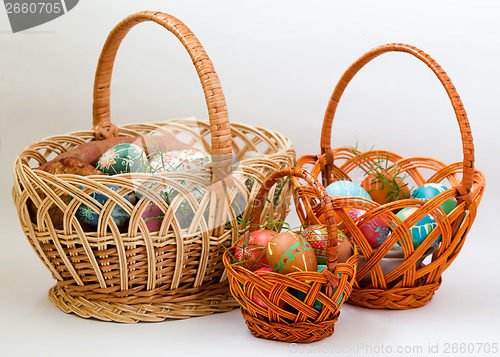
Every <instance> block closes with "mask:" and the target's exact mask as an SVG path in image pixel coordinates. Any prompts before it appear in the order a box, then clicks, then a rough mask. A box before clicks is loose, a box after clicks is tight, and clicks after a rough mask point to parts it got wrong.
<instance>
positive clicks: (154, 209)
mask: <svg viewBox="0 0 500 357" xmlns="http://www.w3.org/2000/svg"><path fill="white" fill-rule="evenodd" d="M163 218H165V213H164V212H163V211H162V209H161V208H160V206H159V205H155V204H154V203H148V205H147V206H146V209H145V210H144V212H143V214H142V219H144V222H145V223H146V226H147V227H148V229H149V231H150V232H157V231H159V230H160V227H161V224H162V222H163Z"/></svg>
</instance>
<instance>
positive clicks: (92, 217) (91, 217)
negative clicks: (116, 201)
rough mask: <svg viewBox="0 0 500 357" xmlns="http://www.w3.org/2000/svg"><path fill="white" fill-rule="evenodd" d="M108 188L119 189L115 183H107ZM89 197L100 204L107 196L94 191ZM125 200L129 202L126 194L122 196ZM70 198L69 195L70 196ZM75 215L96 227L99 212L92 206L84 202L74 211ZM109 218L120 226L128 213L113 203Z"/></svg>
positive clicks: (104, 201)
mask: <svg viewBox="0 0 500 357" xmlns="http://www.w3.org/2000/svg"><path fill="white" fill-rule="evenodd" d="M79 188H80V189H83V187H79ZM108 188H110V189H111V190H113V191H117V190H118V189H119V187H118V186H115V185H108ZM90 197H92V198H94V199H95V200H96V201H97V202H99V203H101V204H103V205H104V204H105V203H106V202H107V201H108V199H109V197H107V196H106V195H103V194H102V193H99V192H94V193H91V194H90ZM123 197H124V198H125V199H126V200H127V201H129V202H130V198H129V197H128V195H125V196H123ZM70 200H71V197H70ZM75 216H76V217H77V218H78V219H80V220H82V221H83V222H85V223H87V224H88V225H90V226H93V227H97V224H98V222H99V214H98V213H97V212H96V211H94V210H93V209H92V208H90V207H88V206H87V205H86V204H83V203H82V204H81V205H80V206H79V207H78V210H77V211H76V213H75ZM111 218H112V219H113V221H115V223H116V225H117V226H121V225H122V224H124V223H125V222H126V221H127V220H128V219H129V218H130V216H129V214H128V213H127V212H126V211H125V210H124V209H123V208H121V207H120V206H118V205H115V207H114V208H113V211H112V212H111Z"/></svg>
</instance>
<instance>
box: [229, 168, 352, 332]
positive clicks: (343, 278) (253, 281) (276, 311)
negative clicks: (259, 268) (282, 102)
mask: <svg viewBox="0 0 500 357" xmlns="http://www.w3.org/2000/svg"><path fill="white" fill-rule="evenodd" d="M288 176H290V177H295V178H297V179H303V180H304V181H305V182H306V184H307V185H308V187H310V189H311V191H312V192H314V194H315V196H316V197H317V199H318V200H319V202H320V204H321V207H322V209H323V212H325V216H326V226H327V231H328V238H327V268H326V269H324V270H323V271H322V272H306V271H304V272H294V273H289V274H279V273H275V272H268V273H263V274H260V273H259V274H256V273H254V272H252V271H250V270H249V269H247V268H245V267H243V266H242V265H238V264H237V263H236V264H235V262H234V259H233V256H234V250H235V247H236V244H237V243H236V244H235V245H233V246H232V247H231V248H230V249H229V251H227V252H225V253H224V256H223V261H224V265H225V267H226V269H227V272H228V279H229V286H230V289H231V293H232V294H233V296H234V298H235V299H236V300H237V301H238V302H239V303H240V304H241V313H242V315H243V317H244V318H245V321H246V324H247V326H248V328H249V330H250V331H251V333H252V334H253V335H254V336H256V337H261V338H267V339H274V340H280V341H285V342H313V341H318V340H321V339H323V338H325V337H328V336H330V335H332V334H333V333H334V327H335V323H336V321H337V319H338V317H339V314H340V308H341V306H342V304H343V303H344V302H345V301H346V300H347V298H348V297H349V295H350V293H351V290H352V284H353V283H354V278H355V274H356V265H357V261H358V253H357V251H356V247H355V245H354V244H353V243H352V242H351V243H350V244H351V246H352V251H353V254H352V255H351V256H350V257H349V258H348V259H347V261H346V262H344V263H339V262H337V256H338V248H337V243H338V239H337V232H338V231H337V226H336V224H335V219H334V216H333V207H332V205H331V202H330V197H329V196H328V195H327V194H326V192H325V189H324V187H323V186H322V185H321V184H320V183H319V181H317V180H316V179H315V178H314V177H312V175H310V174H309V173H308V172H307V171H305V170H303V169H300V168H291V167H290V168H284V169H280V170H277V171H275V172H274V173H272V174H271V175H270V176H269V177H268V178H267V179H266V181H265V182H264V184H263V185H262V186H261V189H260V191H259V193H258V195H257V197H256V200H255V202H254V204H255V206H254V211H253V213H252V220H251V224H250V232H251V231H255V230H257V229H260V226H261V224H260V222H259V220H260V219H261V217H262V215H261V213H262V211H263V207H265V206H268V204H266V199H267V195H268V192H269V190H270V189H271V188H272V186H273V185H275V184H276V182H278V181H279V180H280V179H281V178H284V177H288ZM291 289H295V290H297V291H300V292H302V294H303V298H301V299H300V300H299V299H298V298H297V297H295V296H294V295H292V294H291ZM255 295H257V296H258V297H259V299H261V301H263V302H264V306H262V304H257V303H256V301H255V300H254V296H255ZM318 302H320V303H321V305H320V308H318V305H315V304H317V303H318Z"/></svg>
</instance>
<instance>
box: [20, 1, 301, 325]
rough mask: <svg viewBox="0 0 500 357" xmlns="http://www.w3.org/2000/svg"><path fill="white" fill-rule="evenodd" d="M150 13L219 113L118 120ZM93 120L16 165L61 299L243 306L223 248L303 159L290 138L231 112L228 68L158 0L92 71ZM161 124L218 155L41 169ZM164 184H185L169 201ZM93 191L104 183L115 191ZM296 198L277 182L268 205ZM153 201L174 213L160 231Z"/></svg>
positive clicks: (23, 209)
mask: <svg viewBox="0 0 500 357" xmlns="http://www.w3.org/2000/svg"><path fill="white" fill-rule="evenodd" d="M145 21H151V22H154V23H157V24H159V25H161V26H162V27H164V28H165V29H167V30H168V31H170V32H171V33H173V34H174V35H175V36H176V37H177V38H178V39H179V41H180V42H181V43H182V45H183V47H184V48H185V49H186V50H187V52H188V53H189V55H190V57H191V60H192V62H193V65H194V67H195V68H196V71H197V74H198V76H199V78H200V82H201V85H202V87H203V92H204V95H205V100H206V105H207V109H208V116H209V120H191V119H175V120H169V121H165V122H154V123H137V124H128V125H123V126H115V125H113V124H112V123H111V121H110V86H111V75H112V71H113V64H114V60H115V57H116V54H117V52H118V48H119V46H120V44H121V42H122V40H123V39H124V37H125V36H126V34H127V33H128V32H129V30H130V29H132V27H134V26H135V25H137V24H139V23H142V22H145ZM93 124H94V130H93V131H80V132H73V133H69V134H66V135H59V136H53V137H50V138H46V139H43V140H40V141H38V142H35V143H33V144H31V145H30V146H28V147H27V148H26V149H25V150H23V151H22V152H21V153H20V154H19V156H18V157H17V159H16V161H15V165H14V187H13V190H12V195H13V199H14V203H15V205H16V208H17V211H18V215H19V220H20V223H21V226H22V229H23V231H24V233H25V235H26V237H27V239H28V241H29V242H30V244H31V245H32V247H33V249H34V251H35V252H36V254H37V255H38V257H39V258H40V260H41V261H42V262H43V263H44V264H45V266H46V267H47V269H48V270H49V271H50V273H51V274H52V276H53V277H54V279H55V280H56V281H57V283H56V285H55V286H54V287H52V288H51V289H50V291H49V297H50V299H51V301H52V302H53V303H54V305H56V306H58V307H59V308H60V309H61V310H63V311H64V312H66V313H70V312H72V313H75V314H77V315H78V316H81V317H85V318H89V317H92V318H96V319H100V320H104V321H116V322H125V323H134V322H139V321H162V320H165V319H167V318H188V317H193V316H202V315H207V314H212V313H215V312H224V311H229V310H231V309H233V308H234V307H236V306H238V304H237V302H236V301H235V300H234V298H233V297H232V296H231V293H230V291H229V284H228V281H227V276H226V273H225V269H224V264H223V263H222V255H223V253H224V249H225V247H230V246H231V244H232V243H233V242H234V240H235V237H238V235H239V234H241V233H242V230H243V229H244V227H242V226H241V225H238V224H236V223H235V222H236V218H237V217H238V216H241V217H242V218H243V219H247V218H248V216H249V215H250V211H249V210H248V209H247V207H250V206H251V202H252V201H253V200H254V197H255V196H256V194H257V192H258V190H259V187H260V185H261V184H262V183H263V182H264V180H265V178H266V177H267V176H269V174H270V173H271V172H273V171H274V170H276V169H278V168H280V167H283V166H289V165H291V164H293V162H294V161H295V152H294V151H293V147H292V145H291V142H290V140H289V139H288V138H286V137H285V136H283V135H281V134H280V133H278V132H275V131H271V130H268V129H265V128H261V127H252V126H249V125H243V124H236V123H230V122H229V119H228V113H227V107H226V101H225V98H224V94H223V92H222V87H221V84H220V82H219V78H218V76H217V74H216V72H215V69H214V67H213V65H212V62H211V60H210V58H209V57H208V55H207V54H206V52H205V50H204V49H203V46H202V45H201V44H200V42H199V41H198V39H197V38H196V37H195V35H194V34H193V33H192V32H191V31H190V30H189V29H188V28H187V27H186V26H185V25H184V24H183V23H182V22H181V21H179V20H178V19H176V18H175V17H173V16H171V15H167V14H164V13H160V12H148V11H145V12H139V13H136V14H133V15H131V16H128V17H127V18H125V19H124V20H123V21H121V22H120V23H119V24H118V25H117V26H116V27H115V28H114V29H113V30H112V31H111V33H110V34H109V36H108V38H107V40H106V42H105V44H104V47H103V50H102V53H101V56H100V58H99V62H98V66H97V71H96V76H95V83H94V106H93ZM152 133H154V134H152ZM156 134H161V135H163V136H168V137H170V138H175V139H177V138H182V139H183V140H185V143H186V145H188V147H190V148H199V149H201V150H204V151H206V152H207V153H209V154H210V155H211V166H205V167H203V168H199V169H191V170H185V171H178V172H177V171H176V172H165V173H162V174H155V175H151V174H149V173H145V172H139V173H130V174H119V175H113V176H108V175H98V174H93V175H90V176H80V175H76V174H52V173H50V172H46V171H44V170H41V169H36V168H37V167H39V166H41V165H44V164H46V163H47V162H48V161H50V160H51V159H52V158H54V157H57V156H58V155H61V154H66V153H68V152H70V150H72V149H73V148H77V147H79V146H80V145H86V144H87V143H91V144H92V145H96V144H95V143H102V141H99V140H100V139H102V138H103V137H104V138H106V137H110V136H115V137H116V136H118V137H119V138H125V139H126V138H129V139H130V138H140V137H144V136H147V135H156ZM153 138H154V136H153ZM186 138H187V139H186ZM178 140H180V139H178ZM170 150H173V149H172V148H170ZM233 157H234V158H236V160H235V159H233ZM235 162H238V165H235ZM110 185H113V186H114V187H116V190H111V189H110ZM166 187H168V189H169V190H173V189H175V190H176V191H177V195H176V196H175V197H174V198H172V199H171V200H170V201H168V202H167V201H166V200H165V198H164V196H163V195H162V190H165V189H166ZM195 188H197V189H202V190H203V192H204V194H203V195H202V197H200V196H199V195H198V196H196V195H195V191H194V189H195ZM278 191H279V192H278ZM278 193H279V194H278ZM95 194H101V195H105V196H106V199H107V200H106V201H105V203H103V202H102V201H101V202H99V201H97V200H96V199H95V197H97V196H95ZM131 195H134V196H135V197H136V199H135V200H136V202H135V203H134V202H131V199H130V196H131ZM290 201H291V184H288V183H287V184H286V185H282V186H281V187H280V188H279V190H276V198H275V200H274V205H272V207H270V209H271V213H270V214H271V215H272V216H273V217H274V219H276V220H280V219H284V217H285V216H286V214H287V212H288V211H289V204H290ZM82 205H86V206H87V207H91V209H92V210H93V211H94V212H97V213H98V215H99V218H98V219H99V222H98V224H97V225H96V226H95V227H89V226H86V225H85V224H84V222H83V223H82V221H81V220H79V219H78V217H77V216H76V215H75V213H76V212H77V210H78V209H79V208H81V207H82ZM151 205H156V206H157V207H159V209H160V210H161V212H160V213H163V216H164V218H163V219H162V220H161V222H162V223H161V226H160V227H159V228H158V230H157V231H152V230H150V229H149V228H148V226H147V222H146V218H145V217H144V213H145V212H146V209H148V206H149V207H151ZM117 208H119V209H121V210H122V211H124V212H126V214H127V215H128V216H129V217H130V218H129V220H128V221H127V222H126V223H124V224H122V225H119V224H118V223H116V222H115V221H114V220H113V219H111V218H112V214H113V212H114V210H115V209H117ZM87 212H88V211H87ZM160 213H159V215H160ZM160 216H161V215H160ZM182 217H188V218H185V219H184V221H183V220H182V219H181V218H182Z"/></svg>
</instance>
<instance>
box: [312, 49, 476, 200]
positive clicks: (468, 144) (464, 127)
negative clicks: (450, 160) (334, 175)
mask: <svg viewBox="0 0 500 357" xmlns="http://www.w3.org/2000/svg"><path fill="white" fill-rule="evenodd" d="M393 51H394V52H406V53H409V54H411V55H413V56H415V57H416V58H418V59H419V60H421V61H422V62H424V63H425V64H426V65H427V66H428V67H429V68H430V69H431V70H432V71H433V72H434V74H435V75H436V76H437V77H438V79H439V80H440V81H441V84H442V85H443V86H444V88H445V90H446V93H447V94H448V97H449V98H450V100H451V105H452V106H453V109H454V111H455V115H456V117H457V121H458V126H459V127H460V133H461V137H462V148H463V154H464V158H463V176H462V182H461V183H460V185H459V186H458V187H456V188H457V190H458V192H459V193H460V195H461V198H462V199H463V200H465V201H467V202H469V201H470V190H471V188H472V184H473V181H474V144H473V142H472V133H471V130H470V126H469V121H468V119H467V113H466V112H465V109H464V106H463V104H462V101H461V100H460V96H459V95H458V93H457V90H456V89H455V87H454V86H453V83H452V82H451V80H450V78H449V77H448V75H447V74H446V72H445V71H444V70H443V69H442V68H441V67H440V66H439V64H437V63H436V61H434V59H432V58H431V57H430V56H429V55H428V54H426V53H425V52H423V51H422V50H420V49H418V48H416V47H413V46H410V45H405V44H387V45H382V46H379V47H376V48H374V49H372V50H371V51H368V52H366V53H365V54H364V55H363V56H361V57H360V58H359V59H358V60H357V61H356V62H354V63H353V64H352V65H351V66H350V67H349V68H348V69H347V70H346V71H345V72H344V74H343V75H342V77H341V78H340V80H339V82H338V83H337V86H336V87H335V89H334V91H333V94H332V96H331V97H330V101H329V102H328V107H327V109H326V113H325V118H324V121H323V128H322V130H321V153H322V154H325V157H326V166H325V170H324V171H323V172H324V177H325V178H326V180H327V182H328V183H330V182H329V180H330V177H331V172H332V171H331V170H332V169H333V161H334V158H333V152H332V149H331V132H332V122H333V118H334V116H335V111H336V109H337V105H338V103H339V101H340V97H341V96H342V93H343V92H344V90H345V88H346V87H347V85H348V84H349V82H350V81H351V79H352V78H353V77H354V76H355V74H356V73H357V72H358V71H359V70H360V69H361V68H363V66H364V65H366V64H367V63H368V62H370V61H371V60H372V59H374V58H376V57H378V56H380V55H381V54H383V53H386V52H393ZM469 203H470V202H469Z"/></svg>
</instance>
